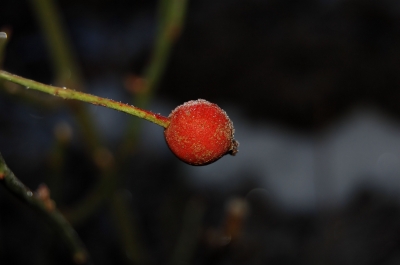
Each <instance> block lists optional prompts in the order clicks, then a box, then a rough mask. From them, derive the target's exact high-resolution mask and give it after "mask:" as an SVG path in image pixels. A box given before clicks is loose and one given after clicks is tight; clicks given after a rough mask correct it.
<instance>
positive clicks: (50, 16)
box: [31, 0, 83, 90]
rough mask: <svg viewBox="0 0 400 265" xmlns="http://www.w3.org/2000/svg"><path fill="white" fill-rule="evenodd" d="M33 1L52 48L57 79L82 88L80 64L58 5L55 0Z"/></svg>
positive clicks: (67, 84)
mask: <svg viewBox="0 0 400 265" xmlns="http://www.w3.org/2000/svg"><path fill="white" fill-rule="evenodd" d="M31 2H32V6H33V9H34V11H35V13H36V17H37V19H38V21H39V24H40V27H41V29H42V31H43V33H44V35H45V37H46V40H47V43H48V46H49V49H50V54H51V59H52V60H53V65H54V68H55V69H56V75H57V81H58V82H61V83H62V84H63V85H66V86H69V87H73V88H74V89H76V90H82V89H83V86H82V84H83V82H82V78H81V74H80V71H79V66H78V64H77V63H76V61H77V60H76V59H75V54H74V52H72V50H73V49H72V48H71V45H70V40H69V39H68V37H67V34H65V32H66V31H65V28H64V26H63V23H62V21H61V17H62V16H61V14H60V12H59V10H58V9H57V6H56V5H55V4H54V1H53V0H31Z"/></svg>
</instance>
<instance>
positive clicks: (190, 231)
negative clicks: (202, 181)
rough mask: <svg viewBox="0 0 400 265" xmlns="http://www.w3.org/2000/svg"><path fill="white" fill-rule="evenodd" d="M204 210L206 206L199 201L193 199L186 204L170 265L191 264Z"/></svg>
mask: <svg viewBox="0 0 400 265" xmlns="http://www.w3.org/2000/svg"><path fill="white" fill-rule="evenodd" d="M205 209H206V206H205V205H204V203H203V202H202V201H201V200H199V199H196V198H194V199H191V200H190V201H188V202H187V204H186V208H185V212H184V214H183V221H182V223H183V224H182V230H181V233H180V236H179V238H178V242H177V244H176V247H175V250H174V253H173V255H172V257H171V262H170V264H171V265H184V264H191V263H192V262H191V261H192V258H193V255H194V252H195V250H196V247H197V244H198V241H199V235H200V232H201V228H202V227H201V225H202V221H203V217H204V213H205Z"/></svg>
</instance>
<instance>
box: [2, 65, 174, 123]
mask: <svg viewBox="0 0 400 265" xmlns="http://www.w3.org/2000/svg"><path fill="white" fill-rule="evenodd" d="M0 78H3V79H5V80H8V81H10V82H13V83H16V84H20V85H22V86H25V87H26V88H28V89H34V90H38V91H41V92H44V93H47V94H50V95H53V96H57V97H61V98H63V99H75V100H79V101H83V102H87V103H90V104H93V105H99V106H103V107H107V108H110V109H115V110H119V111H122V112H125V113H128V114H131V115H134V116H137V117H139V118H142V119H145V120H148V121H151V122H153V123H155V124H158V125H160V126H162V127H164V128H167V127H168V125H169V119H168V118H167V117H164V116H162V115H159V114H156V113H153V112H151V111H147V110H143V109H140V108H137V107H134V106H131V105H128V104H124V103H121V102H117V101H114V100H111V99H106V98H102V97H98V96H94V95H90V94H87V93H83V92H79V91H75V90H72V89H68V88H66V87H55V86H50V85H45V84H42V83H39V82H36V81H33V80H30V79H27V78H23V77H20V76H17V75H14V74H11V73H8V72H6V71H0Z"/></svg>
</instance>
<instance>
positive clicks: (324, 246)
mask: <svg viewBox="0 0 400 265" xmlns="http://www.w3.org/2000/svg"><path fill="white" fill-rule="evenodd" d="M56 2H57V4H58V6H59V9H60V10H61V14H62V16H63V17H62V19H63V22H64V23H65V26H66V28H67V31H68V33H69V36H70V39H71V42H72V44H73V47H74V49H75V52H76V55H77V58H78V61H79V63H80V66H81V70H82V73H83V76H84V79H85V84H86V86H87V91H88V92H90V93H93V94H96V95H100V96H105V97H109V98H113V99H116V100H120V101H122V102H131V100H132V95H131V94H130V93H129V91H128V90H127V89H126V86H125V80H126V78H127V76H131V75H141V74H142V72H143V69H144V67H145V66H146V64H147V62H148V60H149V57H150V54H151V49H152V44H153V42H154V34H155V32H156V25H157V22H156V9H157V2H156V1H122V0H118V1H109V0H108V1H107V0H102V1H92V0H87V1H74V0H69V1H56ZM399 17H400V4H399V2H398V1H394V0H392V1H362V0H343V1H289V0H284V1H264V0H246V1H245V0H230V1H227V0H221V1H211V0H209V1H205V0H203V1H199V0H197V1H190V2H189V7H188V13H187V17H186V20H185V26H184V31H183V33H182V36H181V38H180V39H179V40H178V42H177V43H176V45H175V46H174V47H173V49H172V51H171V54H170V60H169V61H168V64H167V68H166V71H165V73H164V75H163V78H162V80H161V83H160V85H159V87H158V88H157V90H156V93H155V97H154V98H153V100H152V101H151V103H150V106H149V109H152V110H155V111H157V112H162V114H164V115H167V114H168V112H169V111H170V110H171V109H173V108H174V106H176V105H178V104H180V103H182V102H184V101H187V100H190V99H197V98H205V99H207V100H209V101H212V102H216V103H218V104H219V105H221V106H228V108H230V109H232V110H233V112H234V113H240V115H238V116H237V117H240V119H239V118H238V119H237V120H236V122H235V119H233V122H234V124H238V125H239V128H243V127H246V126H249V124H250V125H254V124H259V125H260V124H261V125H262V126H264V125H265V126H272V127H274V128H275V127H276V128H279V130H283V131H285V132H288V133H289V134H291V135H298V136H299V137H306V138H307V139H312V141H314V140H315V141H318V139H320V137H321V134H323V133H325V132H327V131H328V132H329V131H330V130H331V128H332V127H335V125H336V124H338V123H340V122H341V121H342V120H343V119H346V117H347V116H348V115H349V113H351V111H352V110H353V109H354V108H357V107H359V106H363V107H365V106H366V108H369V109H373V110H374V111H377V113H379V115H381V116H379V117H382V118H379V119H383V120H390V124H394V125H393V126H395V127H396V126H397V127H398V126H399V125H398V119H399V114H400V109H399V106H400V104H399V102H400V93H399V91H400V90H399V87H400V74H399V69H400V68H399V67H400V64H399V62H400V19H399ZM0 30H7V31H9V32H10V33H11V34H9V37H10V41H9V43H8V45H7V49H6V58H5V61H4V66H3V68H4V69H5V70H7V71H9V72H12V73H15V74H18V75H21V76H24V77H27V78H31V79H34V80H37V81H40V82H43V83H48V84H51V83H53V82H54V79H53V78H54V70H53V69H52V65H51V64H50V58H49V57H50V54H49V53H48V49H47V47H46V42H45V39H44V38H43V35H42V33H41V31H40V28H39V27H38V25H37V21H36V19H35V14H34V12H33V10H32V8H31V5H30V3H29V1H20V0H13V1H2V3H1V4H0ZM10 91H11V92H10ZM12 91H14V90H10V89H1V97H0V124H1V127H0V151H1V152H2V154H3V156H4V158H5V160H6V161H7V163H8V165H9V166H10V168H11V169H13V171H14V172H15V173H16V175H17V176H18V177H19V178H20V179H21V180H22V181H23V182H24V183H25V184H26V185H27V186H29V187H30V188H32V189H36V187H37V186H38V185H39V184H40V183H43V182H45V183H47V182H51V177H52V171H51V169H52V165H53V163H54V162H52V161H53V160H52V159H51V158H52V157H53V155H54V154H53V153H52V150H53V148H54V133H53V131H54V128H55V127H57V125H59V124H60V123H63V124H64V123H66V124H68V125H69V126H70V127H71V128H72V131H73V137H72V141H71V143H70V144H68V145H67V146H66V147H65V150H66V151H65V161H66V162H65V166H64V174H65V176H67V177H66V179H64V183H63V184H62V189H61V190H62V191H59V194H55V196H57V198H58V199H56V198H55V200H56V202H57V205H58V206H59V207H60V208H61V209H62V210H63V209H67V208H68V207H69V206H70V205H72V204H74V203H75V202H79V199H80V198H82V197H83V196H84V194H85V193H86V192H87V191H88V190H89V189H90V187H92V186H93V185H94V183H95V182H96V175H97V174H98V172H97V171H96V167H95V166H94V165H93V161H91V160H90V159H88V158H87V156H86V154H85V152H84V151H83V143H82V138H81V137H80V134H79V132H78V129H77V126H76V124H75V123H76V122H75V121H74V119H73V118H72V116H71V114H70V113H69V112H68V109H66V108H63V107H62V108H54V106H52V105H51V104H50V106H43V104H37V103H35V102H32V100H29V97H21V96H18V95H19V94H18V93H12ZM33 94H34V93H33ZM50 102H51V100H50ZM89 108H90V111H91V113H92V114H93V116H94V119H95V120H96V124H97V126H98V128H97V129H98V130H99V131H100V132H101V135H102V137H103V139H104V142H105V145H106V146H108V147H109V148H110V150H111V152H113V150H114V149H115V148H116V146H117V145H118V143H119V140H120V138H121V135H123V131H124V129H125V127H124V124H125V122H126V121H127V119H129V118H128V117H127V116H126V115H123V114H119V113H117V114H114V112H113V111H109V110H104V109H102V108H100V107H89ZM111 113H113V114H111ZM228 114H229V111H228ZM235 115H236V114H235ZM235 115H234V116H233V117H236V116H235ZM397 127H396V128H397ZM248 128H249V131H250V132H251V128H252V127H251V126H250V127H248ZM143 130H144V132H145V133H142V134H141V136H140V137H141V138H139V144H138V146H137V147H136V148H137V149H136V150H135V153H134V155H133V157H132V158H131V162H130V163H129V166H128V169H127V171H126V172H127V174H126V176H123V178H122V179H123V181H122V183H123V184H122V185H123V187H124V190H123V192H124V194H126V196H125V197H126V199H127V201H129V206H130V207H131V211H132V215H133V216H134V217H133V218H132V220H134V221H132V223H135V229H136V230H137V235H138V236H137V238H136V240H137V241H138V242H140V245H141V246H142V248H143V249H145V251H144V252H145V253H146V254H145V255H146V256H147V257H148V262H147V263H149V264H167V263H181V264H387V265H389V264H400V245H399V244H400V208H399V200H398V198H397V197H396V196H392V195H393V193H387V192H385V191H382V190H379V189H376V188H375V187H374V185H373V184H372V185H363V183H362V182H361V183H360V185H358V186H356V187H355V188H354V190H352V192H351V194H350V195H348V197H346V199H340V201H341V202H343V203H335V198H333V199H332V200H331V201H330V203H329V204H324V203H323V202H320V201H318V196H317V199H316V202H315V204H316V205H317V206H315V207H314V206H313V207H311V208H312V209H311V210H310V209H309V208H307V210H304V209H303V208H301V207H300V208H298V209H293V208H290V209H289V210H288V208H287V207H286V208H285V207H284V206H282V204H280V203H279V202H277V201H276V200H275V199H273V198H270V197H273V196H272V195H268V196H266V195H265V194H264V191H265V190H267V191H268V188H265V186H263V185H264V184H261V183H262V181H260V179H262V178H263V177H267V176H264V175H263V174H264V173H263V172H264V171H262V170H261V169H260V168H257V167H255V166H254V167H253V165H250V166H246V164H245V163H244V162H243V161H244V160H243V159H244V158H245V157H246V150H247V151H251V150H248V149H246V140H250V139H249V138H246V137H245V135H244V134H243V139H240V138H239V135H240V132H239V131H238V130H237V135H238V140H239V142H240V143H241V145H242V146H243V148H244V150H245V152H244V153H243V155H242V154H241V153H240V152H239V154H238V155H237V156H236V157H234V158H233V157H224V158H223V159H222V160H223V162H222V161H218V162H216V164H217V163H220V162H221V163H225V164H224V165H228V166H229V163H234V164H238V165H243V166H238V167H236V168H239V169H238V170H235V172H234V173H232V174H235V175H237V176H239V177H236V178H235V181H234V182H233V183H230V181H229V175H228V176H223V179H225V181H219V182H217V183H216V184H214V185H212V184H193V183H192V182H191V180H190V176H188V172H191V171H190V170H189V169H186V167H185V166H183V165H182V162H180V161H179V160H177V159H176V158H175V157H174V156H173V155H171V154H170V153H169V152H168V149H167V148H166V145H165V143H164V142H163V140H162V130H161V129H159V128H155V127H151V126H150V127H145V128H144V129H143ZM153 133H154V134H153ZM155 135H158V136H155ZM153 136H154V140H153V138H152V137H153ZM247 136H248V137H251V133H250V134H248V135H247ZM157 137H158V138H157ZM358 137H362V135H360V136H356V138H357V139H358ZM371 141H374V140H373V139H371ZM296 143H298V142H296V141H294V143H287V144H288V145H290V146H291V147H293V148H296V146H295V145H296ZM365 143H367V144H368V140H366V142H363V145H364V144H365ZM396 143H397V142H396ZM147 144H148V145H147ZM317 144H318V143H317ZM377 145H379V144H377ZM389 145H390V143H389ZM363 147H364V146H363ZM366 150H368V148H366ZM239 151H240V148H239ZM265 151H267V150H265ZM241 155H242V158H241ZM257 157H258V158H259V160H260V161H263V162H260V163H265V164H267V165H266V167H268V159H267V158H265V157H264V156H263V151H260V150H257ZM284 159H285V161H286V158H284ZM241 160H242V162H241ZM289 161H290V159H289ZM328 162H329V158H328ZM321 163H326V161H325V162H324V161H322V162H321ZM316 164H317V165H316V167H317V168H318V167H319V166H320V165H319V164H318V161H317V162H316ZM290 166H291V165H290V162H289V163H288V164H287V165H285V166H283V167H290ZM210 167H211V166H210ZM196 170H197V169H193V171H192V172H194V171H196ZM199 170H202V169H199ZM199 170H197V171H196V172H197V173H195V174H197V175H201V173H202V171H199ZM332 170H333V171H334V170H335V168H333V169H332ZM328 171H329V170H328ZM199 172H200V173H199ZM224 172H225V171H221V172H220V171H217V168H216V169H215V170H214V172H213V174H215V175H217V176H218V175H223V174H226V173H224ZM319 172H320V173H321V172H322V173H321V174H322V175H325V173H326V172H325V171H324V170H322V171H319ZM384 172H386V171H384ZM277 174H278V175H279V172H278V173H277ZM363 174H364V175H365V176H369V175H373V174H374V172H369V171H367V172H363ZM393 174H394V180H393V181H394V182H395V183H397V182H398V181H397V179H396V178H397V177H400V176H399V174H400V172H399V171H395V172H394V173H393ZM328 175H329V174H328ZM238 179H239V180H238ZM321 179H322V180H321ZM324 180H326V178H324V177H323V176H322V178H316V182H317V183H316V184H315V185H316V191H315V192H316V193H317V194H318V193H323V192H324V190H323V189H322V190H318V187H321V186H318V183H319V184H321V182H322V187H324V185H325V186H326V183H324ZM376 181H377V182H378V183H379V181H380V180H379V179H376ZM399 181H400V180H399ZM195 183H196V182H195ZM197 183H198V182H197ZM373 183H374V182H373ZM287 185H291V184H290V183H289V182H288V183H287ZM389 185H391V184H389ZM299 188H300V187H299ZM258 190H261V191H262V192H260V193H257V191H258ZM252 191H256V192H252ZM396 191H397V190H395V192H394V193H396ZM251 192H252V193H251ZM250 193H251V194H252V195H251V196H249V194H250ZM277 193H278V192H277ZM254 194H255V195H254ZM266 194H268V192H266ZM282 194H283V196H286V195H285V193H282ZM278 197H279V196H278ZM338 200H339V199H338ZM227 205H228V206H227ZM229 205H230V206H231V207H233V209H236V208H235V207H236V206H237V207H239V209H242V210H243V209H245V210H244V213H243V220H242V219H241V216H242V215H241V213H242V212H241V211H239V212H240V213H239V214H238V216H239V217H237V218H238V219H240V220H242V221H243V225H239V228H238V229H237V230H238V231H239V234H240V236H237V238H234V237H233V236H232V238H231V240H230V241H229V240H228V241H226V242H225V241H224V240H223V239H224V237H223V233H224V232H223V231H225V230H229V224H231V223H232V222H235V221H232V220H231V219H232V218H233V217H232V216H236V215H235V214H234V213H232V211H233V212H234V210H232V209H231V208H230V206H229ZM232 205H234V206H232ZM235 205H236V206H235ZM238 205H239V206H238ZM243 205H244V206H243ZM109 212H110V210H109V209H108V208H107V207H106V206H104V207H101V209H99V210H98V211H96V213H95V214H94V215H92V216H91V217H90V218H89V219H88V220H86V221H85V222H83V223H82V224H80V225H78V226H77V227H76V228H77V231H78V233H79V234H80V236H81V237H82V239H83V241H84V242H85V243H86V245H87V247H88V250H89V252H90V253H91V255H92V257H93V261H94V263H95V264H129V263H133V264H135V261H132V259H130V257H129V256H128V255H126V253H125V251H124V249H123V246H122V245H123V244H122V243H121V240H120V238H119V237H118V233H119V232H118V231H119V228H118V226H117V225H115V222H114V220H113V219H112V217H111V215H110V214H109ZM196 213H199V215H200V217H198V218H199V224H197V225H196V222H194V223H195V224H193V222H192V223H191V222H190V221H187V219H189V220H192V219H190V217H193V216H196ZM187 216H189V217H188V218H186V217H187ZM185 218H186V219H185ZM193 218H194V217H193ZM235 218H236V217H235ZM235 220H236V219H235ZM191 225H193V226H194V227H192V228H191ZM188 227H189V228H188ZM193 230H195V231H197V230H198V231H199V232H198V234H196V233H194V236H193V237H190V235H191V232H193ZM237 230H235V231H237ZM185 235H189V236H187V237H188V238H189V239H188V240H189V242H192V244H193V245H190V244H189V243H188V244H189V245H190V246H191V247H187V248H184V247H183V249H185V251H186V252H185V253H186V254H187V255H189V256H185V255H184V254H182V253H181V252H179V251H180V250H181V248H180V246H181V245H182V244H183V246H185V243H184V242H186V241H185V238H186V237H185ZM182 238H184V239H182ZM193 238H194V239H193ZM182 242H183V243H182ZM177 253H178V254H177ZM179 253H181V254H182V257H179ZM177 256H178V257H179V258H177V259H176V258H175V257H177ZM185 262H188V263H185ZM26 263H30V264H70V258H69V257H68V252H67V250H66V249H65V245H64V244H63V243H62V242H61V241H60V240H59V239H58V238H57V237H56V236H55V235H54V234H53V232H52V230H51V229H49V228H48V226H47V224H46V222H45V221H44V220H43V218H42V217H41V216H40V215H38V214H37V213H36V212H34V211H32V210H31V209H29V208H28V207H27V206H25V205H23V204H22V203H21V202H19V201H18V200H17V199H16V198H14V197H12V196H11V195H10V194H8V192H7V191H6V190H5V189H3V188H1V189H0V264H26Z"/></svg>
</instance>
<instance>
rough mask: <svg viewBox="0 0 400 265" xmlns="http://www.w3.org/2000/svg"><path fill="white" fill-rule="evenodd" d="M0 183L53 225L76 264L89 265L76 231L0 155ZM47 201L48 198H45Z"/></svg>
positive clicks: (88, 259)
mask: <svg viewBox="0 0 400 265" xmlns="http://www.w3.org/2000/svg"><path fill="white" fill-rule="evenodd" d="M0 183H1V184H2V185H3V186H4V187H5V188H6V189H7V190H8V191H10V192H11V193H12V194H13V195H15V196H16V197H17V198H19V199H20V200H22V201H23V202H25V203H27V204H28V205H30V206H32V207H33V208H34V209H36V210H38V211H39V212H40V213H42V214H43V215H44V216H45V217H46V218H47V219H48V220H49V222H50V223H51V224H52V225H54V227H55V228H56V230H57V231H58V232H59V233H60V236H61V237H62V238H63V240H64V241H65V242H66V244H67V245H68V247H69V248H70V250H71V252H72V257H73V260H74V262H75V263H77V264H89V263H91V262H90V257H89V254H88V253H87V251H86V249H85V247H84V245H83V243H82V241H81V240H80V238H79V237H78V235H77V233H76V231H75V230H74V229H73V228H72V226H71V225H70V224H69V223H68V222H67V221H66V220H65V218H64V217H63V216H62V214H61V213H60V212H59V211H58V210H57V209H56V208H55V206H54V204H49V203H48V202H49V201H46V200H45V199H43V197H41V196H40V195H37V194H34V193H33V192H32V191H31V190H29V189H28V188H27V187H26V186H25V185H24V184H23V183H22V182H21V181H20V180H19V179H18V178H17V177H16V176H15V175H14V173H13V172H12V171H11V170H10V169H9V168H8V167H7V165H6V163H5V161H4V159H3V157H2V156H1V154H0ZM47 199H48V200H49V198H47Z"/></svg>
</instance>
